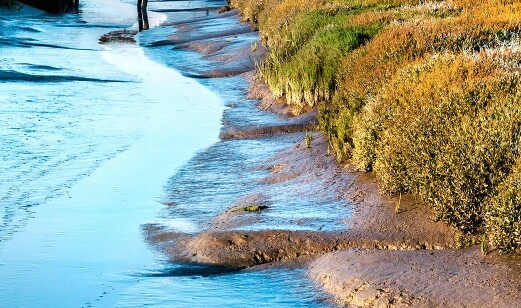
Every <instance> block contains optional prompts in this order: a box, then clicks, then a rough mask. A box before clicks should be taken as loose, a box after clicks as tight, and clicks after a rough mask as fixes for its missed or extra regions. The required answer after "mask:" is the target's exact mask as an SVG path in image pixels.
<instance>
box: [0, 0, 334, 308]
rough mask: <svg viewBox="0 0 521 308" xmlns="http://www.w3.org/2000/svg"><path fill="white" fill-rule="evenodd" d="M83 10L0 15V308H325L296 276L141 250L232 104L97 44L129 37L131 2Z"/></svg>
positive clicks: (157, 19) (155, 65) (131, 50)
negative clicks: (200, 263) (114, 34)
mask: <svg viewBox="0 0 521 308" xmlns="http://www.w3.org/2000/svg"><path fill="white" fill-rule="evenodd" d="M182 2H183V1H177V2H175V3H177V4H179V5H182V4H183V3H182ZM210 2H211V3H212V5H214V4H215V2H216V1H210ZM172 3H174V2H172ZM151 4H152V3H151ZM160 4H161V6H162V7H165V6H167V5H168V3H167V2H163V3H160ZM188 4H189V1H187V5H188ZM158 5H159V3H158ZM190 5H194V4H193V3H192V4H190ZM80 11H81V14H79V15H49V14H45V13H42V12H39V11H35V10H30V9H28V8H24V9H22V10H19V11H18V10H17V11H8V10H5V9H0V169H1V170H2V172H1V173H0V306H1V307H249V306H254V307H326V306H329V305H330V304H329V303H328V302H327V301H325V300H324V295H323V294H321V293H320V292H318V291H317V290H315V289H314V288H313V287H312V286H311V283H310V282H309V281H308V279H307V278H306V275H305V272H304V270H301V269H300V270H290V269H284V270H283V269H276V270H262V271H239V272H223V271H221V270H219V269H214V268H205V267H197V266H190V265H181V264H174V263H171V262H168V261H167V259H166V257H165V256H163V255H161V254H160V253H158V252H156V251H155V250H154V249H153V248H151V247H148V246H147V244H146V243H145V242H144V239H143V236H142V234H141V232H142V231H141V226H142V225H143V224H147V223H150V222H154V223H155V222H157V221H158V220H161V221H163V222H164V221H165V220H166V219H168V217H164V216H163V214H158V213H161V211H164V208H165V207H164V205H163V204H162V203H161V202H162V201H163V200H164V197H165V195H168V194H169V193H170V192H169V191H165V188H167V187H168V186H169V184H168V183H169V181H172V179H175V178H176V175H179V174H180V172H181V171H180V170H188V169H189V168H190V167H189V166H190V163H191V162H193V161H194V156H196V155H201V154H200V153H204V152H205V149H214V148H219V147H221V145H222V143H220V142H219V141H218V134H219V129H220V127H221V119H222V114H223V110H224V109H225V106H226V105H227V100H228V98H227V94H226V93H225V92H222V93H220V92H219V91H211V90H210V89H209V88H208V87H207V86H204V85H201V84H200V83H198V82H196V81H194V80H192V79H189V78H186V77H183V76H182V75H181V74H180V73H179V72H177V71H175V70H174V69H173V68H172V67H170V66H168V65H166V64H165V63H159V62H158V61H151V60H150V58H149V57H148V56H147V53H146V52H145V50H143V48H141V47H139V46H136V45H117V44H112V45H110V46H101V45H99V44H98V38H99V37H100V36H101V35H102V34H104V33H107V32H109V31H112V30H118V29H122V28H129V27H135V26H134V24H135V19H136V18H135V16H134V14H135V13H134V12H135V9H134V5H133V1H126V0H125V1H124V0H121V1H119V0H83V1H82V3H81V7H80ZM150 17H151V24H152V25H157V24H159V23H161V22H162V21H165V20H166V17H165V16H164V15H162V14H161V13H155V14H154V13H151V14H150ZM213 90H216V89H215V88H214V89H213ZM242 146H243V147H246V148H247V147H248V144H245V145H242ZM250 146H252V147H250V148H249V149H250V150H249V151H250V155H254V156H255V155H260V154H262V153H263V151H260V152H256V151H255V147H256V146H257V144H250ZM264 152H266V151H264ZM197 153H199V154H197ZM220 171H222V170H215V172H216V173H215V174H214V175H216V174H218V172H220ZM217 198H219V196H217ZM194 219H195V218H194ZM171 224H173V225H176V220H175V219H172V220H171ZM178 227H180V228H181V227H182V225H179V226H178Z"/></svg>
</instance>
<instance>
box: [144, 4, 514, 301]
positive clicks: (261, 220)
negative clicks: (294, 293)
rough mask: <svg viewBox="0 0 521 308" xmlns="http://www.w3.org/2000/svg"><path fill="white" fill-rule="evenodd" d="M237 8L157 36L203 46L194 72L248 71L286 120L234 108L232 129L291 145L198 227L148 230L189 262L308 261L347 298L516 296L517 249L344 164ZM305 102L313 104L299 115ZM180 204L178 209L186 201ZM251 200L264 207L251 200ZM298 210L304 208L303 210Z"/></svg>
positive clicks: (257, 168) (231, 134) (258, 91)
mask: <svg viewBox="0 0 521 308" xmlns="http://www.w3.org/2000/svg"><path fill="white" fill-rule="evenodd" d="M237 19H238V15H237V13H236V12H235V11H230V12H226V13H223V14H217V12H216V9H215V11H214V12H213V13H211V14H209V16H208V17H199V18H195V19H191V20H186V21H179V22H173V23H171V24H170V25H169V26H170V27H173V28H175V29H176V32H175V34H172V35H169V36H168V37H166V38H165V40H163V41H159V42H152V43H148V44H149V46H155V45H157V46H172V47H173V48H180V49H184V50H189V51H192V52H195V53H198V54H199V55H200V58H201V61H202V62H201V63H203V64H201V65H195V66H194V65H189V66H186V67H182V66H181V67H180V70H181V71H183V72H184V74H185V75H188V76H192V77H199V78H215V77H225V76H233V75H237V76H240V78H244V79H246V80H248V82H249V84H250V85H251V87H250V98H255V99H257V101H256V103H257V105H256V106H255V107H256V108H258V109H262V110H265V113H266V114H267V115H269V116H273V113H275V114H277V117H278V121H276V122H275V123H272V122H269V121H267V122H269V123H265V124H257V125H239V124H238V123H236V122H234V121H233V119H232V120H230V119H226V118H225V120H224V126H223V128H222V130H221V139H223V140H232V141H233V140H236V139H246V140H253V141H255V140H261V141H262V142H261V143H262V146H265V147H270V144H281V140H285V142H289V143H291V145H289V146H286V147H282V148H281V147H280V146H279V147H275V148H276V149H277V150H274V151H272V153H271V156H270V155H268V156H267V157H266V159H265V160H264V161H261V162H259V161H257V162H255V163H253V164H252V165H249V166H248V168H244V169H243V170H242V172H245V173H254V172H262V176H259V177H258V178H256V180H255V185H252V188H251V190H250V191H249V190H248V189H247V188H246V189H245V191H246V192H245V193H244V194H243V196H242V197H241V198H237V199H236V200H234V201H232V202H230V203H229V204H228V205H226V206H225V207H224V208H221V209H218V210H215V211H214V212H212V213H211V214H209V216H207V217H208V219H206V220H205V221H204V222H201V223H200V224H199V226H198V228H195V229H193V230H188V231H183V230H178V229H177V230H175V229H169V228H167V227H165V226H162V225H160V224H149V225H147V226H146V227H145V231H146V232H145V234H146V237H147V239H148V241H149V242H150V243H152V244H153V245H154V246H155V247H157V248H158V249H159V250H161V251H163V252H164V253H166V254H167V255H168V256H169V257H170V259H171V260H174V261H178V262H190V263H197V264H211V265H218V266H224V267H228V268H233V269H240V268H246V267H253V269H255V268H266V267H270V266H273V267H276V266H285V265H288V266H289V265H291V266H300V267H304V268H308V269H309V275H310V277H312V279H314V281H315V282H316V284H317V285H319V286H321V287H322V288H324V289H325V290H326V291H327V292H330V293H331V294H332V295H333V296H334V297H335V300H336V301H337V302H338V303H340V304H343V305H355V306H360V307H433V306H443V307H478V306H479V307H512V306H515V304H516V303H517V302H518V299H519V295H520V292H521V289H520V288H519V287H518V286H519V285H520V282H521V277H520V275H519V268H520V266H521V263H520V262H518V259H517V257H516V256H510V257H503V256H499V255H497V254H496V253H491V254H489V255H488V256H486V257H485V256H483V255H482V253H481V252H480V250H479V248H478V247H471V248H468V249H465V250H456V249H454V248H455V245H456V241H455V239H456V237H458V236H460V235H459V234H458V232H457V231H456V230H454V229H452V228H450V227H448V226H447V225H445V224H443V223H437V222H433V221H432V220H431V219H430V217H431V213H430V210H429V209H428V208H426V207H425V206H424V205H423V204H422V203H421V202H420V201H418V200H416V198H415V197H414V196H403V198H402V197H393V198H390V197H386V196H382V195H381V194H380V191H379V187H378V183H377V181H376V179H375V177H374V175H372V174H362V173H359V172H357V171H355V170H354V168H352V167H351V166H350V165H340V164H338V163H337V162H336V160H335V159H334V157H332V156H331V155H330V154H329V150H328V144H327V141H326V140H325V138H324V136H323V135H322V134H321V133H319V132H313V133H310V132H311V131H312V130H313V127H314V123H315V121H316V112H315V111H313V110H299V111H295V110H291V108H288V107H287V106H285V105H284V104H283V101H282V100H276V99H275V98H273V96H272V95H271V93H270V92H269V90H267V87H266V86H265V85H263V83H262V81H260V80H259V78H256V77H255V74H254V68H255V63H256V62H257V61H259V60H260V59H262V56H263V53H264V52H265V51H264V50H263V49H262V48H252V46H261V45H260V43H258V41H257V40H258V35H257V33H255V32H253V31H252V30H251V28H250V27H249V25H247V24H241V23H239V22H238V21H237ZM154 44H155V45H154ZM230 108H234V106H230ZM299 112H303V114H301V115H298V116H295V114H296V113H299ZM266 138H268V139H266ZM253 186H255V187H253ZM272 191H275V192H276V191H280V192H283V193H282V194H284V193H286V192H288V191H289V192H291V196H293V197H294V198H302V199H303V200H317V202H316V203H315V204H314V205H309V204H306V205H305V207H304V208H305V209H304V210H302V211H303V212H309V213H314V216H313V215H311V216H305V217H304V216H299V217H301V218H299V219H295V218H294V216H298V215H297V214H298V211H299V208H298V201H297V202H296V203H297V205H294V203H295V202H294V200H290V199H287V200H286V201H284V200H282V201H281V200H276V198H274V196H273V194H271V195H270V193H269V192H272ZM273 200H276V201H273ZM328 200H329V201H330V202H331V203H332V204H333V203H334V205H333V207H332V208H328V206H327V204H328ZM285 202H286V203H287V206H286V207H285V206H284V203H285ZM303 203H305V202H303ZM397 203H399V206H397ZM169 205H171V206H172V209H171V211H170V212H171V213H175V212H176V204H175V202H172V203H171V204H169ZM251 206H260V207H262V210H260V211H258V212H249V211H247V210H245V208H247V207H251ZM335 208H336V209H337V213H336V214H332V215H331V216H328V217H327V218H324V217H321V216H320V215H319V213H320V212H327V213H335ZM293 211H295V213H297V214H295V215H293V216H292V214H293ZM328 211H329V212H328ZM284 214H286V215H284ZM285 219H288V221H291V223H287V224H286V223H285ZM317 221H320V223H317Z"/></svg>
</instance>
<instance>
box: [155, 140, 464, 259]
mask: <svg viewBox="0 0 521 308" xmlns="http://www.w3.org/2000/svg"><path fill="white" fill-rule="evenodd" d="M255 168H256V169H261V170H266V171H268V175H267V176H265V177H263V178H261V179H259V180H258V182H259V183H260V185H261V186H260V187H259V188H257V189H256V190H255V191H252V192H251V193H249V194H246V195H245V196H244V197H243V198H240V199H238V200H237V201H236V202H235V203H234V204H230V205H229V207H228V208H227V209H225V210H223V211H221V212H220V213H219V214H217V215H215V216H214V218H213V219H212V221H211V222H210V223H209V224H208V225H207V226H205V227H204V230H202V232H198V233H195V234H188V233H182V232H169V231H168V230H166V229H164V228H161V227H160V226H151V225H149V226H148V228H147V230H146V231H147V237H148V239H149V241H150V242H152V243H154V245H156V246H158V247H160V248H161V249H162V250H163V251H164V252H166V253H167V254H168V255H169V256H170V257H171V259H172V260H176V261H182V262H195V263H203V264H213V265H220V266H226V267H232V268H245V267H250V266H254V265H259V264H264V263H269V262H274V261H284V260H289V259H291V258H295V257H299V256H303V255H316V254H322V253H325V252H331V251H336V250H345V249H348V248H371V249H380V250H421V249H443V248H447V247H451V246H452V245H453V243H454V235H455V233H454V232H453V231H452V229H450V228H448V227H446V226H445V225H444V224H441V223H434V222H431V221H430V220H429V219H428V217H427V216H426V215H425V209H422V208H421V207H420V206H418V205H415V204H414V203H413V200H408V199H407V200H405V199H404V200H402V201H401V202H402V205H401V212H400V213H398V214H395V213H394V209H395V204H394V202H396V200H391V199H384V198H382V197H381V196H380V194H379V192H378V186H377V183H375V182H374V179H372V178H371V177H370V176H363V175H361V174H359V173H357V172H355V171H354V170H350V169H348V168H344V167H342V166H340V165H339V164H337V163H336V162H335V160H334V157H332V156H330V155H328V154H327V141H326V140H325V139H324V138H323V136H322V135H321V134H320V133H315V134H313V137H312V140H311V142H310V144H309V147H308V146H307V145H306V142H305V141H302V142H300V143H298V144H296V145H295V146H293V147H290V148H287V149H284V150H282V151H280V152H279V153H278V154H276V155H274V156H272V157H270V158H269V159H267V160H266V161H265V162H264V163H262V164H259V165H257V166H255ZM246 172H247V171H246ZM288 183H289V185H290V186H286V188H288V189H297V190H298V189H302V188H306V191H301V192H300V193H301V194H302V195H305V194H307V195H313V196H315V197H316V198H317V199H318V198H320V196H334V198H335V199H337V200H342V202H343V203H342V204H343V206H345V207H348V208H350V209H351V210H352V216H351V217H349V216H347V215H346V216H345V217H344V218H343V219H342V224H343V227H341V228H340V229H341V230H336V231H323V230H319V229H318V228H317V229H316V230H303V231H301V230H265V229H263V230H252V229H256V228H255V227H256V225H258V224H260V223H261V222H263V215H266V214H265V213H264V212H269V211H270V210H271V211H273V210H275V209H273V207H274V205H272V204H270V201H269V198H266V196H265V195H263V193H262V191H270V190H273V187H275V186H277V185H281V184H288ZM253 205H265V208H264V209H262V210H259V212H248V211H247V210H245V208H247V207H250V206H253ZM278 206H279V207H282V208H283V207H284V205H283V204H282V205H278ZM318 210H319V211H320V209H318ZM304 223H308V222H307V221H305V222H304ZM274 227H275V228H276V227H277V226H276V223H275V222H274ZM258 229H260V228H258Z"/></svg>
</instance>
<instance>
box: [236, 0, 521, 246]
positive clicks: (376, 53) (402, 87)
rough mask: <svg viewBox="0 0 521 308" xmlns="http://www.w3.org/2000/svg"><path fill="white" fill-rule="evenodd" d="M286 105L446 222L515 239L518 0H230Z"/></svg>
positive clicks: (518, 202)
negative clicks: (312, 112)
mask: <svg viewBox="0 0 521 308" xmlns="http://www.w3.org/2000/svg"><path fill="white" fill-rule="evenodd" d="M231 5H232V6H233V7H236V8H238V9H239V11H240V12H241V16H242V17H243V19H244V20H246V21H249V22H251V23H253V24H254V25H255V26H256V27H257V28H258V29H260V31H261V40H262V43H263V44H264V45H265V47H266V48H267V50H268V54H267V56H266V59H265V60H264V61H263V63H261V64H260V65H259V71H260V74H261V76H262V77H263V78H264V80H265V81H266V82H267V84H268V85H269V86H270V88H271V89H272V90H273V92H274V93H275V95H276V96H278V97H281V98H285V99H286V101H287V103H288V104H289V105H290V106H293V107H294V109H295V112H299V111H304V110H307V109H310V108H318V110H319V119H320V121H319V126H320V128H321V129H322V130H323V131H324V133H325V134H326V135H327V136H328V139H329V141H330V146H331V149H332V150H333V152H334V153H335V154H336V156H337V158H338V160H339V161H350V162H351V163H353V164H354V165H355V166H357V168H359V169H360V170H362V171H374V172H376V174H377V176H378V177H379V179H380V180H381V183H382V187H383V189H384V190H385V191H386V192H388V193H389V194H403V193H414V194H417V195H419V196H420V197H421V198H422V199H423V200H424V201H425V202H426V203H427V204H428V205H430V206H432V207H433V208H434V210H435V213H436V217H434V218H436V219H438V220H443V221H445V222H447V223H449V224H451V225H453V226H455V227H457V228H459V229H460V230H462V231H463V232H465V233H469V234H483V235H484V240H483V241H485V242H488V243H490V244H491V247H493V248H498V249H500V250H502V251H515V250H516V249H518V248H519V247H521V191H520V187H521V175H520V174H521V173H520V171H519V170H521V169H520V167H519V166H521V160H520V151H519V147H520V137H519V134H520V132H519V131H520V129H521V121H520V119H521V106H520V104H521V100H520V98H521V95H520V94H521V93H520V89H521V88H520V77H519V76H520V74H521V70H520V68H521V60H519V59H520V58H521V40H520V39H519V34H520V32H521V22H519V21H520V20H521V0H484V1H479V2H476V1H471V0H452V1H441V0H438V1H420V0H416V1H415V0H402V1H400V0H323V1H318V0H311V1H304V0H273V1H257V0H232V1H231Z"/></svg>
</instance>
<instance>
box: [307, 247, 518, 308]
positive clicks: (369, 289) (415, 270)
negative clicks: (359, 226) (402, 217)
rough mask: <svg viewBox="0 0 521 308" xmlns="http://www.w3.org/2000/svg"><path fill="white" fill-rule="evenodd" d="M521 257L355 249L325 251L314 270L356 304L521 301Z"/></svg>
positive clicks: (318, 277)
mask: <svg viewBox="0 0 521 308" xmlns="http://www.w3.org/2000/svg"><path fill="white" fill-rule="evenodd" d="M520 270H521V259H519V257H516V258H512V257H510V258H501V257H498V256H489V257H483V256H482V254H481V251H480V249H479V248H478V247H472V248H468V249H462V250H441V251H428V250H423V251H382V250H367V249H357V250H349V251H343V252H336V253H331V254H328V255H325V256H323V257H321V258H319V259H318V260H316V261H315V262H313V263H312V264H311V266H310V275H311V276H312V277H313V278H314V279H315V280H316V281H317V283H318V284H319V285H321V286H323V288H324V289H325V290H327V291H328V292H330V293H332V294H335V296H336V297H337V299H338V301H339V302H341V303H342V304H349V305H356V306H358V307H517V306H518V305H519V302H520V300H521V293H520V292H521V287H520V283H521V277H519V273H520Z"/></svg>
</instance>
